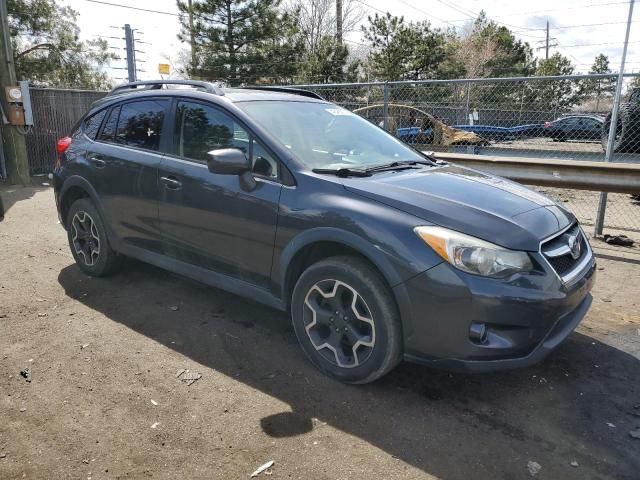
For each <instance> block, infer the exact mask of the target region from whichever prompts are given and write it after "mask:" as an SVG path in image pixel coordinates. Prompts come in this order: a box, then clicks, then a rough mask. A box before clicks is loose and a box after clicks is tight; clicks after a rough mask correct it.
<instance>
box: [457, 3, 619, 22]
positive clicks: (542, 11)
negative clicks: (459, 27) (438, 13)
mask: <svg viewBox="0 0 640 480" xmlns="http://www.w3.org/2000/svg"><path fill="white" fill-rule="evenodd" d="M628 4H629V0H625V1H619V2H605V3H585V4H580V5H575V6H572V7H562V8H549V9H545V10H529V11H525V12H516V13H509V14H505V15H494V18H508V17H520V16H522V15H534V14H536V13H549V12H559V11H565V10H578V9H584V8H593V7H604V6H610V5H628ZM466 21H467V20H466V19H461V20H451V22H454V23H459V22H466Z"/></svg>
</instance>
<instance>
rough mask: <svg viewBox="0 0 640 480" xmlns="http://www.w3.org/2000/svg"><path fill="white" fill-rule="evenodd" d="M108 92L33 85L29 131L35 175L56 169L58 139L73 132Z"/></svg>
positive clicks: (28, 147)
mask: <svg viewBox="0 0 640 480" xmlns="http://www.w3.org/2000/svg"><path fill="white" fill-rule="evenodd" d="M106 93H107V92H96V91H91V90H63V89H53V88H31V89H30V94H31V107H32V109H33V124H34V125H33V127H32V128H30V129H29V130H28V131H27V133H26V134H25V135H26V136H25V140H26V144H27V157H28V159H29V170H30V173H31V175H39V174H46V173H49V172H51V171H52V169H53V164H54V162H55V159H56V142H57V140H58V139H59V138H62V137H64V136H66V135H69V133H70V132H71V129H72V128H73V125H74V124H75V123H76V122H77V121H78V120H79V119H80V117H82V115H84V114H85V113H86V111H87V110H88V109H89V107H90V106H91V104H92V103H93V102H95V101H96V100H98V99H100V98H102V97H104V96H105V95H106Z"/></svg>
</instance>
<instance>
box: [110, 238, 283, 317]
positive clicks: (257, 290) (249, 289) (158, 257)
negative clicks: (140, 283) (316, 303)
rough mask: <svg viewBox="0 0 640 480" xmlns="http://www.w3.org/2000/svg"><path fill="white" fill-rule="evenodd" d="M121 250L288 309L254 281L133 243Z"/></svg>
mask: <svg viewBox="0 0 640 480" xmlns="http://www.w3.org/2000/svg"><path fill="white" fill-rule="evenodd" d="M119 252H120V253H122V254H124V255H127V256H129V257H133V258H137V259H138V260H141V261H143V262H147V263H150V264H152V265H155V266H156V267H159V268H163V269H166V270H169V271H171V272H174V273H177V274H179V275H184V276H185V277H189V278H192V279H193V280H196V281H198V282H202V283H204V284H207V285H209V286H211V287H214V288H219V289H221V290H225V291H227V292H230V293H233V294H235V295H238V296H241V297H245V298H249V299H251V300H253V301H256V302H259V303H264V304H267V305H268V306H270V307H273V308H275V309H278V310H281V311H286V308H287V306H286V304H285V302H283V301H282V299H280V298H278V297H276V296H275V295H274V294H273V293H271V292H270V291H268V290H266V289H264V288H262V287H258V286H256V285H254V284H252V283H249V282H246V281H244V280H240V279H238V278H234V277H231V276H229V275H225V274H223V273H218V272H216V271H214V270H208V269H206V268H202V267H199V266H197V265H192V264H190V263H186V262H182V261H180V260H177V259H175V258H172V257H168V256H165V255H162V254H159V253H155V252H152V251H150V250H145V249H143V248H140V247H136V246H134V245H131V244H124V243H123V244H122V246H121V248H120V249H119Z"/></svg>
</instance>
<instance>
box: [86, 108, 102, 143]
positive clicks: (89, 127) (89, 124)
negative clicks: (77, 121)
mask: <svg viewBox="0 0 640 480" xmlns="http://www.w3.org/2000/svg"><path fill="white" fill-rule="evenodd" d="M106 114H107V109H104V110H100V111H99V112H98V113H94V114H93V115H91V116H90V117H89V118H87V119H86V120H85V121H84V122H83V127H82V128H83V130H84V134H85V135H86V136H87V137H89V138H90V139H91V140H95V138H96V134H97V133H98V129H99V128H100V124H102V120H104V117H105V115H106Z"/></svg>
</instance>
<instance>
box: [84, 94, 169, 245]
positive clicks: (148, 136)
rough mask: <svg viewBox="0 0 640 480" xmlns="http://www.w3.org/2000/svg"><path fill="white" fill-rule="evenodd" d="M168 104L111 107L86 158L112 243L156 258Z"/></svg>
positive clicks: (154, 102)
mask: <svg viewBox="0 0 640 480" xmlns="http://www.w3.org/2000/svg"><path fill="white" fill-rule="evenodd" d="M169 104H170V100H169V99H167V98H145V99H139V100H132V101H129V102H124V103H120V104H117V105H115V106H113V107H112V108H111V109H110V110H109V111H108V112H107V114H106V118H105V120H104V121H103V122H102V127H101V129H100V131H99V132H98V135H97V137H96V142H94V143H92V144H91V145H90V146H89V148H88V150H87V154H86V155H87V161H88V163H89V165H90V168H91V171H92V175H91V176H92V184H93V186H94V188H95V189H96V191H97V193H98V196H99V197H100V202H101V204H102V207H103V210H104V213H105V215H106V217H107V221H108V222H109V224H110V225H111V227H112V229H113V231H114V232H115V234H116V235H117V237H118V238H119V239H120V240H122V241H123V242H125V243H127V244H129V245H133V246H137V247H141V248H145V249H148V250H152V251H156V252H160V251H161V250H162V242H161V240H160V237H159V232H158V229H157V220H158V197H159V187H158V167H159V165H160V161H161V159H162V150H163V148H164V143H165V142H166V141H167V140H163V135H162V133H163V131H164V130H165V125H164V124H165V122H166V117H167V115H166V113H167V110H168V107H169Z"/></svg>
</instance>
